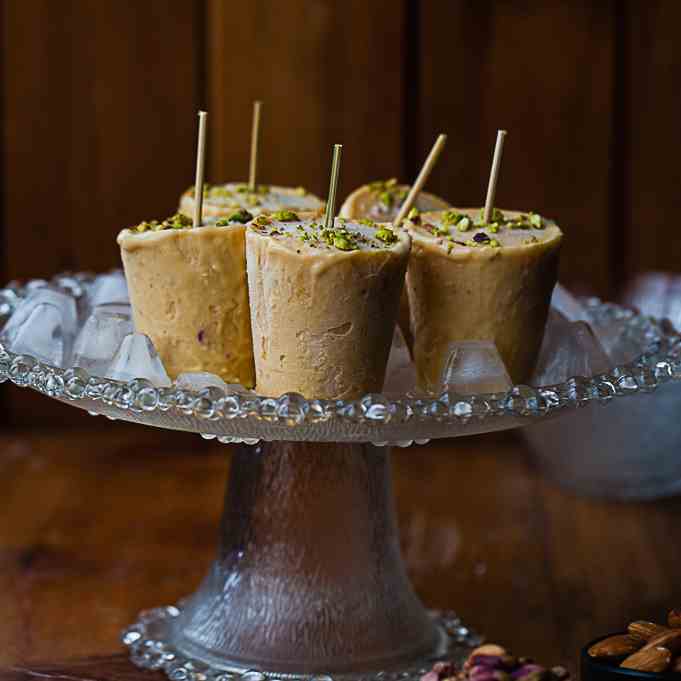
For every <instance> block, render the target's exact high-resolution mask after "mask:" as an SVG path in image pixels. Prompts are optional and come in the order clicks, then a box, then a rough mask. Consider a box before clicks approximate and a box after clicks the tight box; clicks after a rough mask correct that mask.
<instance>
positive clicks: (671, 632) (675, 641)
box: [642, 629, 681, 655]
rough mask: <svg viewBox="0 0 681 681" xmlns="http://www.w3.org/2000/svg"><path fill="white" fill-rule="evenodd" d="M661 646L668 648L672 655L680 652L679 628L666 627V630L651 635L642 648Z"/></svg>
mask: <svg viewBox="0 0 681 681" xmlns="http://www.w3.org/2000/svg"><path fill="white" fill-rule="evenodd" d="M658 646H662V647H664V648H666V649H667V650H669V651H670V652H671V653H673V654H674V655H678V654H679V653H681V629H667V631H664V632H662V633H661V634H658V635H657V636H653V637H652V638H651V639H650V640H649V641H648V643H646V644H645V645H644V646H643V648H642V650H645V649H646V648H657V647H658Z"/></svg>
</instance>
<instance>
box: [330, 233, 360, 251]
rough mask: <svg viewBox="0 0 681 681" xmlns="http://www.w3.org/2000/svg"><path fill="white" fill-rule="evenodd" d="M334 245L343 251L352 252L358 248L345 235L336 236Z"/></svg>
mask: <svg viewBox="0 0 681 681" xmlns="http://www.w3.org/2000/svg"><path fill="white" fill-rule="evenodd" d="M333 245H334V246H335V247H336V248H338V249H339V250H341V251H352V250H354V249H356V248H357V244H355V243H354V242H353V241H352V240H351V239H349V238H348V237H347V236H346V235H345V234H337V235H336V236H334V237H333Z"/></svg>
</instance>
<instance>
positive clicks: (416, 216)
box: [407, 206, 421, 225]
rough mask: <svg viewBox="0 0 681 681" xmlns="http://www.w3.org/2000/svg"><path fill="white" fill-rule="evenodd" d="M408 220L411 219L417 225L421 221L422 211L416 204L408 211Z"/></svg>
mask: <svg viewBox="0 0 681 681" xmlns="http://www.w3.org/2000/svg"><path fill="white" fill-rule="evenodd" d="M407 220H410V221H411V222H413V223H414V224H415V225H418V224H419V222H421V211H420V210H419V209H418V208H417V207H416V206H414V207H413V208H412V209H411V210H410V211H409V212H408V213H407Z"/></svg>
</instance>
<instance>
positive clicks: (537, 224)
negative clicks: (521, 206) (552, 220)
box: [527, 213, 544, 229]
mask: <svg viewBox="0 0 681 681" xmlns="http://www.w3.org/2000/svg"><path fill="white" fill-rule="evenodd" d="M527 219H528V220H529V222H530V224H531V225H532V226H533V227H534V228H535V229H544V221H543V220H542V217H541V215H537V213H528V214H527Z"/></svg>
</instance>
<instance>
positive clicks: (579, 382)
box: [0, 273, 681, 446]
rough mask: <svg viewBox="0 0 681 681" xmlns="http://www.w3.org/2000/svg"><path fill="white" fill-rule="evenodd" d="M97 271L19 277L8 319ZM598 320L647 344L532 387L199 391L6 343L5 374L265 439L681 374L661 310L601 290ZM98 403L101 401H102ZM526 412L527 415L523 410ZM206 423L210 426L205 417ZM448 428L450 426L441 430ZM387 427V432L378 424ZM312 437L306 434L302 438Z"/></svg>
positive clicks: (7, 303) (458, 423)
mask: <svg viewBox="0 0 681 681" xmlns="http://www.w3.org/2000/svg"><path fill="white" fill-rule="evenodd" d="M93 280H94V275H91V274H87V273H86V274H68V273H67V274H62V275H58V276H56V277H54V278H53V279H52V280H51V281H50V282H48V281H45V280H42V279H38V280H32V281H29V282H27V283H26V284H25V285H23V286H16V285H10V286H8V287H6V288H4V289H0V319H1V318H2V317H5V318H7V316H8V315H10V314H11V312H12V311H13V309H14V308H15V307H16V305H17V304H18V302H20V301H21V300H22V299H23V298H24V297H25V296H26V295H27V294H28V293H30V292H31V291H33V290H35V289H37V288H40V287H43V286H47V285H51V286H57V287H60V288H61V289H63V290H64V291H67V292H69V293H71V294H72V295H74V296H75V297H78V296H79V295H82V292H83V291H84V290H85V288H86V287H87V286H88V285H89V284H91V283H92V281H93ZM583 302H584V304H585V306H586V308H587V310H588V312H589V314H590V315H591V317H592V320H593V321H594V322H596V323H598V324H600V325H605V326H607V325H608V324H620V325H621V326H622V330H621V332H622V333H623V334H628V335H629V337H630V339H631V340H632V341H633V342H635V343H636V344H637V345H638V346H639V347H640V349H641V354H640V355H639V356H638V357H637V358H636V359H635V360H633V361H632V362H630V363H627V364H623V365H621V366H616V367H615V368H613V369H612V370H611V371H608V372H606V373H601V374H597V375H594V376H591V377H589V378H583V377H573V378H569V379H568V380H566V381H565V382H563V383H560V384H556V385H550V386H542V387H537V388H534V387H530V386H527V385H516V386H514V387H512V388H511V389H510V390H509V391H507V392H504V393H493V394H479V395H461V394H458V393H455V392H452V391H445V392H443V393H441V394H439V395H433V396H427V397H424V396H416V395H410V394H406V395H404V396H401V397H399V398H395V397H390V396H386V395H382V394H368V395H365V396H364V397H362V398H361V399H357V400H317V399H306V398H304V397H303V396H302V395H299V394H297V393H286V394H284V395H281V396H279V397H264V396H259V395H256V394H255V393H254V392H253V391H248V390H246V389H243V390H237V391H229V392H225V391H223V390H222V389H220V388H218V387H207V388H204V389H203V390H199V391H192V390H187V389H183V388H180V387H178V386H177V385H173V386H171V387H168V388H156V387H154V386H153V385H152V384H151V383H150V382H149V381H148V380H145V379H136V380H133V381H128V382H123V381H117V380H113V379H108V378H102V377H99V376H92V375H90V374H88V373H87V372H86V371H85V370H83V369H80V368H76V367H74V368H70V369H61V368H58V367H54V366H51V365H49V364H45V363H42V362H40V361H38V360H37V359H36V358H35V357H32V356H30V355H17V354H14V353H12V352H10V351H9V350H8V349H6V348H4V347H3V346H2V344H0V383H2V382H4V381H7V380H9V381H11V382H12V383H14V384H15V385H17V386H19V387H29V388H32V389H34V390H37V391H38V392H41V393H43V394H45V395H47V396H49V397H53V398H56V399H60V400H62V401H66V402H78V401H87V402H88V405H90V408H89V411H90V413H91V414H93V415H95V414H97V413H99V412H97V411H96V410H95V409H94V407H96V403H97V402H99V403H101V404H103V405H105V407H106V415H107V416H108V417H109V418H114V419H115V418H124V419H125V418H126V417H127V418H128V419H130V420H138V421H142V422H143V421H144V420H145V415H149V414H153V413H154V412H163V413H166V414H167V415H168V416H169V417H171V416H172V417H176V418H178V419H179V420H180V421H181V420H182V418H183V417H184V418H185V419H186V417H191V418H193V419H195V420H196V423H198V424H199V426H196V425H195V424H193V425H192V427H188V428H187V429H188V430H194V431H196V432H200V434H201V435H202V437H204V438H206V439H217V440H218V441H219V442H223V443H237V442H243V443H246V444H256V443H257V442H258V441H260V439H261V437H253V436H252V435H254V434H255V432H254V431H257V430H258V428H259V427H260V428H262V426H263V425H264V424H274V425H276V426H278V427H279V428H281V427H282V426H283V427H284V431H285V432H284V437H281V430H279V431H278V435H277V438H278V439H286V436H287V435H288V434H289V433H290V435H291V437H290V439H296V437H295V436H296V430H298V429H300V428H303V427H305V428H309V427H319V426H321V424H324V427H325V428H326V429H329V427H330V426H333V425H341V424H343V425H350V426H354V427H358V426H361V427H364V428H370V427H372V426H373V427H378V426H386V425H390V426H394V425H398V426H402V425H412V424H413V425H416V424H419V423H420V424H424V423H433V424H435V423H437V424H441V425H443V426H444V427H445V429H446V428H447V427H448V426H450V427H451V429H452V433H451V434H455V432H454V431H455V430H456V429H457V428H458V429H461V427H462V426H464V425H466V424H467V423H469V422H470V421H472V420H475V419H477V420H484V419H488V418H492V417H494V418H496V419H499V418H500V417H502V418H509V419H513V420H514V423H513V425H522V421H523V420H527V421H528V422H529V421H531V420H532V419H539V418H544V417H547V416H550V415H553V414H554V413H556V412H558V411H561V410H565V409H568V408H576V407H582V406H584V405H586V404H589V403H591V402H596V403H601V404H605V403H608V402H610V401H611V400H613V399H614V398H617V397H621V396H627V395H633V394H637V393H641V392H652V391H653V390H655V389H656V388H657V387H658V386H660V385H662V384H665V383H667V382H669V381H674V380H681V334H679V333H677V332H676V331H675V330H674V329H673V328H672V327H671V324H669V323H668V322H666V321H665V320H656V319H653V318H651V317H646V316H644V315H641V314H637V313H636V312H634V311H632V310H630V309H628V308H624V307H622V306H619V305H616V304H613V303H604V302H602V301H601V300H599V299H598V298H590V299H586V300H584V301H583ZM93 403H94V404H93ZM519 419H520V423H518V420H519ZM221 421H222V422H224V423H226V422H230V424H232V425H231V427H230V430H231V431H232V432H234V430H235V426H234V425H233V424H234V423H235V422H236V423H239V424H240V425H239V428H238V431H240V432H237V433H236V434H233V435H225V434H222V435H220V434H217V432H216V431H219V430H220V429H219V428H216V429H215V430H214V431H212V430H211V426H210V423H211V422H213V423H214V422H221ZM203 423H205V427H204V426H203ZM441 432H442V436H446V435H447V434H448V433H447V432H446V430H445V431H441ZM377 435H378V433H377ZM362 438H363V439H362V441H372V443H373V444H374V445H378V446H383V445H397V446H409V445H411V444H413V443H416V444H424V443H425V442H428V439H425V438H424V439H409V440H397V441H394V440H392V441H384V440H380V439H379V438H378V437H377V438H376V440H373V439H372V438H371V436H370V435H366V434H365V433H363V434H362ZM303 439H305V438H303Z"/></svg>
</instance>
